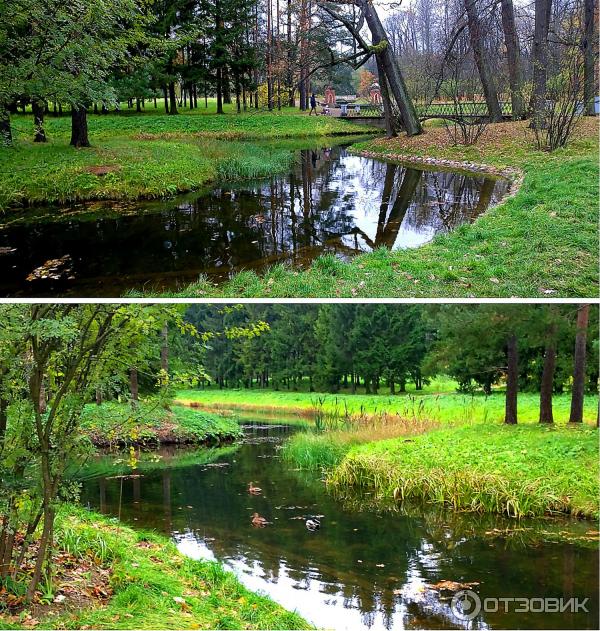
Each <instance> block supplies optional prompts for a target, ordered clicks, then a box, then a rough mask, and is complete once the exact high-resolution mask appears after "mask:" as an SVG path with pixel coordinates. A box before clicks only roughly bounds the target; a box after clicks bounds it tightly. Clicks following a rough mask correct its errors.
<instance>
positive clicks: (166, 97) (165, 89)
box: [163, 85, 169, 114]
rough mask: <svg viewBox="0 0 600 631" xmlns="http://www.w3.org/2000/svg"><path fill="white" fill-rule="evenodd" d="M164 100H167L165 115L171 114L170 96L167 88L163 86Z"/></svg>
mask: <svg viewBox="0 0 600 631" xmlns="http://www.w3.org/2000/svg"><path fill="white" fill-rule="evenodd" d="M163 99H164V100H165V113H166V114H168V113H169V94H168V91H167V86H166V85H163Z"/></svg>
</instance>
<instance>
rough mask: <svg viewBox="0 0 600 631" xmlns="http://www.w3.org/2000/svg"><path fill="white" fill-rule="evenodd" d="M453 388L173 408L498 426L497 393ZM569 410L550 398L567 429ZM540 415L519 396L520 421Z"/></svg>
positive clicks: (220, 396)
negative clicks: (318, 407) (322, 412)
mask: <svg viewBox="0 0 600 631" xmlns="http://www.w3.org/2000/svg"><path fill="white" fill-rule="evenodd" d="M453 385H454V384H453V382H451V381H449V380H447V379H436V380H434V381H433V382H432V383H431V384H430V385H429V386H425V388H424V390H423V391H421V392H415V391H414V390H413V389H409V391H408V392H407V393H405V394H397V395H394V396H391V395H389V394H387V393H386V389H385V388H381V390H380V392H381V394H379V395H365V394H348V393H340V394H337V395H333V394H326V393H315V392H293V391H292V392H288V391H274V390H262V389H258V388H257V389H253V390H218V389H214V390H212V389H211V390H180V391H179V392H177V394H176V395H175V400H176V402H180V403H183V404H188V405H189V404H191V403H195V404H197V405H200V406H202V407H204V408H206V409H215V410H218V409H223V410H246V411H250V410H252V409H256V410H263V411H271V412H278V411H279V412H286V413H288V414H289V413H296V414H305V415H306V416H309V415H310V414H311V412H312V410H313V407H314V405H315V403H316V402H318V401H319V400H320V399H322V400H324V403H323V407H324V409H326V410H334V409H335V408H338V409H339V410H340V411H343V410H344V407H345V406H347V407H348V410H349V411H350V412H360V411H364V412H366V413H372V414H376V413H379V412H387V413H390V414H396V413H397V414H400V415H401V416H404V417H421V418H424V417H427V418H429V419H433V420H436V421H439V422H441V423H446V422H448V423H450V422H451V423H456V422H479V421H484V422H485V421H492V422H496V421H497V422H500V421H501V420H502V419H503V418H504V393H503V392H502V391H496V392H494V393H493V394H492V395H490V396H488V397H486V396H485V395H483V394H481V393H476V394H474V395H468V394H461V393H458V392H454V391H453V390H452V387H453ZM597 402H598V398H597V397H596V396H593V395H588V396H586V397H585V404H584V417H585V419H586V421H587V422H588V423H595V420H596V414H597ZM570 404H571V397H570V394H567V393H565V394H559V395H555V396H554V397H553V408H554V418H555V420H556V422H557V423H566V422H567V420H568V418H569V410H570ZM538 415H539V394H537V393H533V392H521V393H520V394H519V421H520V422H527V423H532V422H537V421H538Z"/></svg>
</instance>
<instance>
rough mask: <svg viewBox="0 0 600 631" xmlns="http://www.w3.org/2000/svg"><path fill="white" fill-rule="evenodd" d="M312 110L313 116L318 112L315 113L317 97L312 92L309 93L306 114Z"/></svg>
mask: <svg viewBox="0 0 600 631" xmlns="http://www.w3.org/2000/svg"><path fill="white" fill-rule="evenodd" d="M313 112H314V113H315V116H318V114H317V97H316V96H315V93H314V92H313V93H312V94H311V95H310V112H309V113H308V115H309V116H310V115H311V114H312V113H313Z"/></svg>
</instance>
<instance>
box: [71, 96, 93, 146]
mask: <svg viewBox="0 0 600 631" xmlns="http://www.w3.org/2000/svg"><path fill="white" fill-rule="evenodd" d="M71 145H73V147H89V146H90V141H89V139H88V126H87V109H86V108H85V107H84V106H83V105H77V106H76V105H72V106H71Z"/></svg>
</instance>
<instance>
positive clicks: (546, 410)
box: [540, 324, 556, 423]
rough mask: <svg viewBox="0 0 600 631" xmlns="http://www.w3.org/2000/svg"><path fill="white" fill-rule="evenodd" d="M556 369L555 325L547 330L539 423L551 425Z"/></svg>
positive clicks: (552, 420)
mask: <svg viewBox="0 0 600 631" xmlns="http://www.w3.org/2000/svg"><path fill="white" fill-rule="evenodd" d="M555 369H556V325H555V324H552V325H551V326H550V327H549V328H548V337H547V341H546V350H545V352H544V368H543V371H542V384H541V387H540V423H553V422H554V418H553V415H552V392H553V390H554V372H555Z"/></svg>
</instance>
